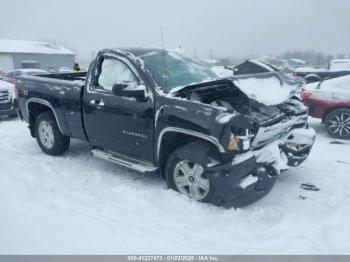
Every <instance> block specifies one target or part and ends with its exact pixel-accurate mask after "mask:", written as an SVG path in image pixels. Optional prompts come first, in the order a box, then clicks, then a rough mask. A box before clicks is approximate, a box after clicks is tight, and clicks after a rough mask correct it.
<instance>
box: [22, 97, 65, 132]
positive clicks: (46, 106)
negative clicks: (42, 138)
mask: <svg viewBox="0 0 350 262" xmlns="http://www.w3.org/2000/svg"><path fill="white" fill-rule="evenodd" d="M26 109H27V114H28V122H29V129H30V134H31V135H32V137H35V120H36V118H37V117H38V116H39V114H41V113H42V112H46V111H50V112H52V114H53V115H54V117H55V119H56V123H57V125H58V128H59V130H60V131H61V133H62V134H64V133H63V129H62V127H61V125H60V123H59V121H58V117H57V115H56V112H55V110H54V108H53V106H52V105H51V104H50V103H49V102H48V101H46V100H43V99H39V98H30V99H29V100H28V101H27V103H26Z"/></svg>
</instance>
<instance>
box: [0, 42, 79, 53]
mask: <svg viewBox="0 0 350 262" xmlns="http://www.w3.org/2000/svg"><path fill="white" fill-rule="evenodd" d="M0 53H26V54H27V53H35V54H63V55H74V52H72V51H71V50H69V49H67V48H65V47H63V46H62V45H60V44H57V43H49V42H39V41H25V40H11V39H0Z"/></svg>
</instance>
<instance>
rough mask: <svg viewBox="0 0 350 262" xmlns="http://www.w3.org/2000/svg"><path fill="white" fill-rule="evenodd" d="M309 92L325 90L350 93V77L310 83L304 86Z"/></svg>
mask: <svg viewBox="0 0 350 262" xmlns="http://www.w3.org/2000/svg"><path fill="white" fill-rule="evenodd" d="M304 89H305V90H307V91H314V90H324V91H338V92H344V93H350V75H346V76H341V77H336V78H332V79H328V80H324V81H322V82H321V83H320V82H314V83H309V84H307V85H305V86H304Z"/></svg>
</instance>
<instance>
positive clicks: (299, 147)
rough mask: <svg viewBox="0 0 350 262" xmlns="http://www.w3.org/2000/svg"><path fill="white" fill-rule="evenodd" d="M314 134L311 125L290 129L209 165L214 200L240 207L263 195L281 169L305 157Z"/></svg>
mask: <svg viewBox="0 0 350 262" xmlns="http://www.w3.org/2000/svg"><path fill="white" fill-rule="evenodd" d="M315 136H316V135H315V131H314V130H313V129H303V128H300V129H293V130H292V131H290V132H289V133H288V134H287V135H286V136H285V137H284V138H282V139H278V140H276V141H274V142H272V143H270V144H268V145H266V146H265V147H263V148H261V149H259V150H254V151H249V152H247V153H243V154H241V155H238V156H236V157H235V158H234V160H233V161H232V162H229V163H225V164H220V165H217V166H214V167H209V168H208V170H207V174H208V176H210V178H211V182H212V186H214V188H215V192H216V197H215V203H214V204H217V205H220V206H225V207H242V206H245V205H249V204H251V203H253V202H255V201H257V200H259V199H260V198H262V197H263V196H265V195H267V194H268V193H269V192H270V191H271V189H272V188H273V186H274V184H275V182H276V179H277V177H278V175H279V174H280V173H281V172H283V171H285V170H286V169H288V167H289V166H298V165H300V164H301V163H302V162H303V161H304V160H305V159H306V158H307V157H308V155H309V153H310V151H311V148H312V146H313V144H314V140H315Z"/></svg>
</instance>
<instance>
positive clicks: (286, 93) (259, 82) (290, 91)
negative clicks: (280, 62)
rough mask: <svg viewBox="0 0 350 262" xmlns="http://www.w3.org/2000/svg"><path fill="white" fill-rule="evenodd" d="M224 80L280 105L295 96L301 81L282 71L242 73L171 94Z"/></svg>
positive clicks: (266, 102) (251, 95) (258, 98)
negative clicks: (285, 74) (287, 75)
mask: <svg viewBox="0 0 350 262" xmlns="http://www.w3.org/2000/svg"><path fill="white" fill-rule="evenodd" d="M223 82H230V83H233V85H234V86H235V87H237V88H238V89H239V90H240V91H241V92H242V93H243V94H245V95H246V96H247V97H248V98H250V99H254V100H256V101H257V102H259V103H262V104H264V105H267V106H272V105H278V104H281V103H283V102H285V101H286V100H288V99H289V98H290V97H291V96H293V95H294V94H295V93H296V92H297V91H298V89H299V87H300V82H298V81H296V80H295V79H292V78H290V77H286V76H284V75H283V74H282V73H276V72H269V73H260V74H254V75H240V76H234V77H225V78H220V79H217V80H210V81H205V82H201V83H194V84H191V85H188V86H184V87H179V88H175V89H174V90H173V92H171V94H173V95H174V94H175V96H176V94H178V93H183V92H186V91H190V90H195V89H197V88H201V87H204V86H215V85H217V84H220V83H223Z"/></svg>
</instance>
